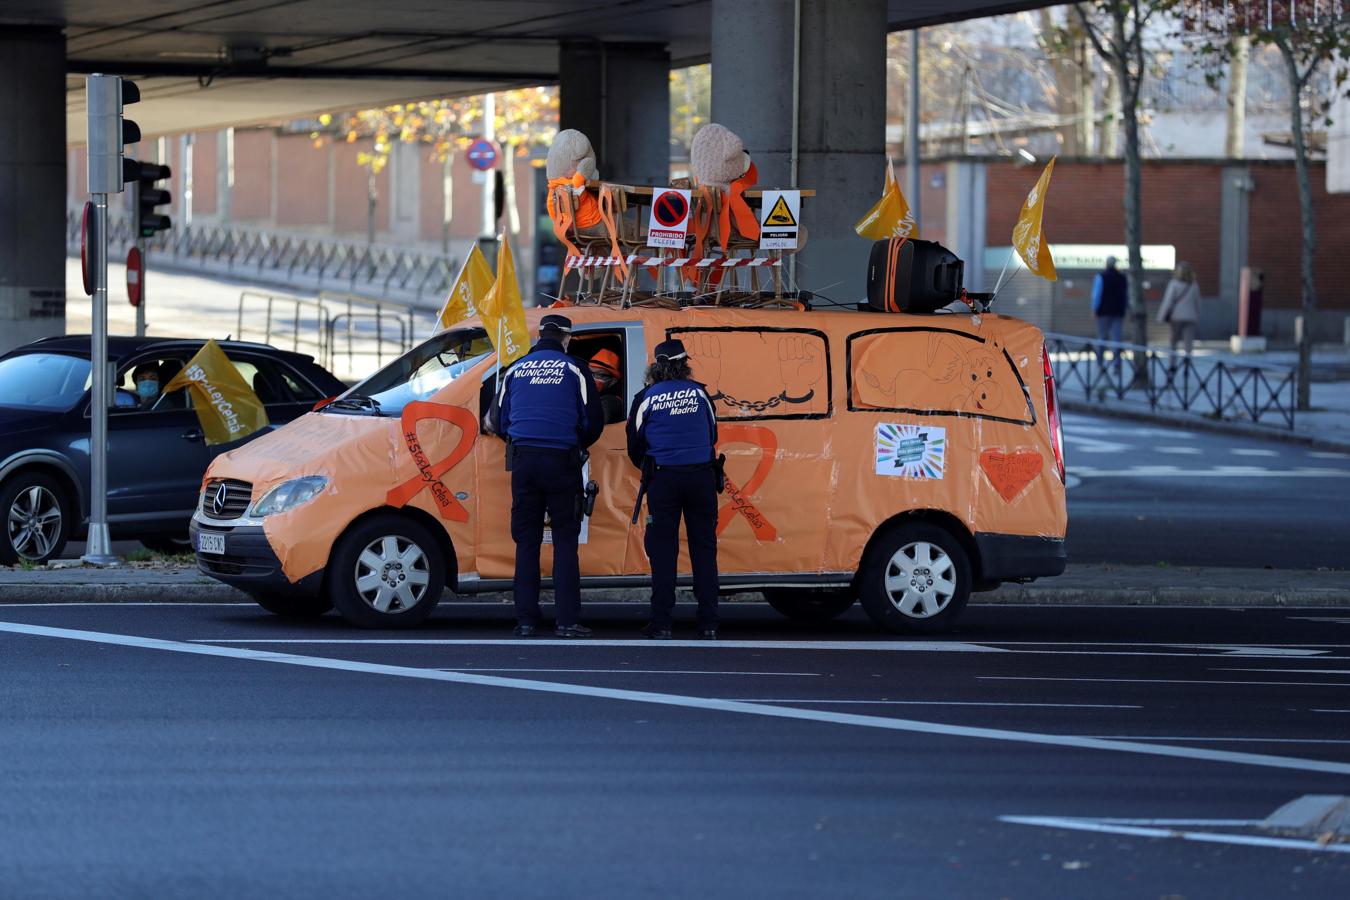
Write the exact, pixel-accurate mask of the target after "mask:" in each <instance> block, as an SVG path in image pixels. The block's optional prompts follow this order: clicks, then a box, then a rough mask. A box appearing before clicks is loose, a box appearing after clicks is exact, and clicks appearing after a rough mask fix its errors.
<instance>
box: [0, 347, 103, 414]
mask: <svg viewBox="0 0 1350 900" xmlns="http://www.w3.org/2000/svg"><path fill="white" fill-rule="evenodd" d="M89 369H90V366H89V360H87V359H82V358H80V357H78V356H66V355H64V354H61V353H24V354H20V355H19V356H11V357H10V358H9V359H0V406H29V407H34V408H36V409H62V410H65V409H70V408H71V407H72V406H74V405H75V403H76V401H78V400H79V399H80V397H82V396H84V392H85V391H87V390H88V389H89Z"/></svg>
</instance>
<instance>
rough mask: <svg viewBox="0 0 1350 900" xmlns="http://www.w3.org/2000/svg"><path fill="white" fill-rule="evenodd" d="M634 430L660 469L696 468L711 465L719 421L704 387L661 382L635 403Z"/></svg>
mask: <svg viewBox="0 0 1350 900" xmlns="http://www.w3.org/2000/svg"><path fill="white" fill-rule="evenodd" d="M634 405H635V410H634V413H633V422H632V427H633V430H634V431H635V432H636V436H637V438H638V439H639V440H640V441H643V442H645V445H646V455H647V456H649V457H651V459H652V460H653V461H654V462H655V463H656V464H657V465H658V466H694V465H698V464H700V463H707V462H711V461H712V459H713V447H714V446H715V445H716V443H717V420H716V418H715V417H714V413H713V406H712V401H711V400H710V399H708V393H707V391H705V390H704V389H703V385H701V384H699V383H698V382H695V381H683V380H678V381H660V382H657V383H656V384H654V385H652V386H651V387H649V388H647V389H646V390H644V391H643V392H642V394H641V395H640V396H639V397H638V398H637V399H636V401H635V404H634Z"/></svg>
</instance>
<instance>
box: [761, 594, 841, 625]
mask: <svg viewBox="0 0 1350 900" xmlns="http://www.w3.org/2000/svg"><path fill="white" fill-rule="evenodd" d="M764 599H765V600H767V601H769V605H770V606H772V607H773V608H774V610H775V611H777V612H779V613H781V614H782V615H784V616H787V617H788V618H789V619H792V620H794V621H797V622H828V621H829V620H830V619H833V618H837V617H838V616H842V615H843V614H844V613H846V612H848V611H849V610H850V609H852V608H853V604H854V603H856V602H857V600H858V595H857V594H856V593H855V592H854V590H853V588H831V589H821V588H768V589H766V590H765V591H764Z"/></svg>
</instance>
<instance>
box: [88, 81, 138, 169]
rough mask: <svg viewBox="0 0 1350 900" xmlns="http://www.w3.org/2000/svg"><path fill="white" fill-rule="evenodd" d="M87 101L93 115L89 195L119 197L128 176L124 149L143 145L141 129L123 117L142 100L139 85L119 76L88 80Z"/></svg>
mask: <svg viewBox="0 0 1350 900" xmlns="http://www.w3.org/2000/svg"><path fill="white" fill-rule="evenodd" d="M84 84H85V101H86V103H87V105H88V114H89V120H88V121H89V192H90V193H91V194H119V193H121V192H122V184H123V182H124V181H125V180H127V179H126V178H125V176H124V171H125V170H124V167H123V162H124V161H123V158H122V147H123V145H124V144H135V143H139V142H140V139H141V129H140V126H138V125H137V124H136V123H135V122H133V121H131V120H130V119H123V118H122V109H123V107H125V106H128V105H130V104H132V103H136V102H137V101H139V100H140V99H141V91H140V89H139V88H138V87H136V82H134V81H126V80H124V79H122V78H119V77H118V76H116V75H89V76H87V77H86V78H85V81H84Z"/></svg>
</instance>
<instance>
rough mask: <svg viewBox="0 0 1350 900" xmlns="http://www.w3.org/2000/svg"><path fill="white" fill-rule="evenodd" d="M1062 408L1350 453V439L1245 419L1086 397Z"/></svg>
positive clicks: (1066, 401)
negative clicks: (1132, 406)
mask: <svg viewBox="0 0 1350 900" xmlns="http://www.w3.org/2000/svg"><path fill="white" fill-rule="evenodd" d="M1059 405H1060V408H1061V409H1063V410H1065V411H1067V412H1081V413H1091V414H1094V415H1099V416H1109V417H1112V418H1116V419H1129V420H1131V421H1135V422H1149V423H1151V424H1155V425H1176V426H1181V427H1185V428H1192V429H1195V430H1196V431H1209V432H1213V433H1215V434H1237V435H1242V436H1243V437H1257V438H1265V439H1267V440H1272V441H1280V442H1282V443H1286V444H1302V445H1304V446H1307V447H1312V448H1313V449H1315V450H1332V451H1340V452H1350V441H1336V440H1330V439H1328V438H1323V437H1314V436H1312V435H1308V434H1300V433H1298V432H1296V431H1281V430H1279V429H1275V428H1267V427H1265V426H1262V425H1248V424H1246V423H1244V422H1229V421H1223V420H1216V419H1204V418H1199V417H1191V416H1187V415H1185V414H1182V413H1169V412H1166V411H1161V410H1159V411H1153V410H1140V409H1123V408H1121V407H1118V406H1103V405H1100V404H1097V403H1091V402H1089V401H1086V400H1070V399H1068V398H1067V397H1062V396H1061V397H1060V398H1059Z"/></svg>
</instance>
